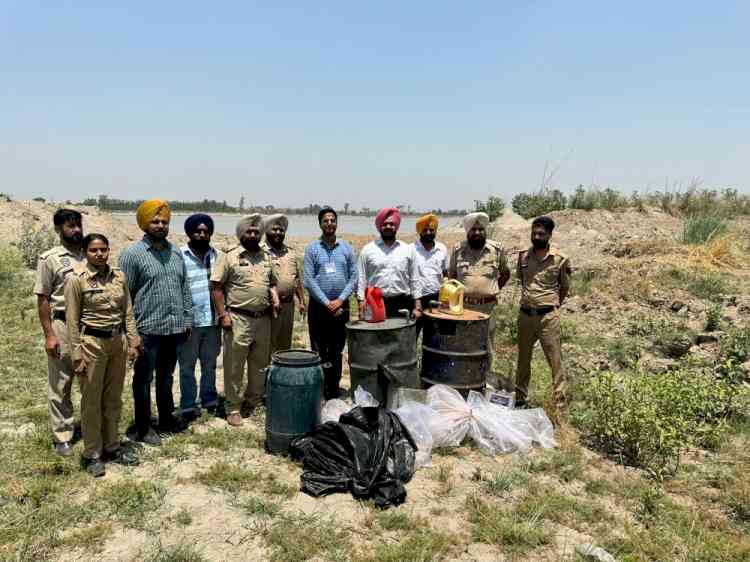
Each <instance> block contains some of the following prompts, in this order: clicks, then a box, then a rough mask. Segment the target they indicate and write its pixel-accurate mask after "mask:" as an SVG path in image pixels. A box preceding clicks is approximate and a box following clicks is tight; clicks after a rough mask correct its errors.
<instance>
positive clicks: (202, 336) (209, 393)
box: [177, 326, 221, 412]
mask: <svg viewBox="0 0 750 562" xmlns="http://www.w3.org/2000/svg"><path fill="white" fill-rule="evenodd" d="M220 349H221V327H220V326H203V327H200V328H193V333H192V335H191V336H190V338H189V339H186V340H185V341H183V342H182V343H180V345H179V347H178V348H177V357H178V358H179V361H180V410H181V411H182V412H188V411H191V410H197V409H198V405H197V404H196V397H197V393H198V389H197V387H196V383H195V364H196V363H197V362H198V360H200V362H201V406H203V407H204V408H208V407H211V406H216V404H217V402H218V395H217V392H216V358H217V357H218V356H219V350H220Z"/></svg>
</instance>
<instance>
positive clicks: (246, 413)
mask: <svg viewBox="0 0 750 562" xmlns="http://www.w3.org/2000/svg"><path fill="white" fill-rule="evenodd" d="M253 410H255V406H254V405H253V404H251V403H250V402H243V403H242V406H240V415H241V416H242V417H243V418H249V417H250V416H252V415H253Z"/></svg>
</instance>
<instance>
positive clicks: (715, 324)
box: [706, 303, 723, 332]
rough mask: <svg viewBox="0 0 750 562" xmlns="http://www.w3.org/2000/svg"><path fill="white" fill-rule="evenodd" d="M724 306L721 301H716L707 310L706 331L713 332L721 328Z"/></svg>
mask: <svg viewBox="0 0 750 562" xmlns="http://www.w3.org/2000/svg"><path fill="white" fill-rule="evenodd" d="M722 310H723V309H722V306H721V304H719V303H714V304H712V305H711V306H709V307H708V310H706V331H707V332H713V331H715V330H718V329H719V326H720V325H721V316H722Z"/></svg>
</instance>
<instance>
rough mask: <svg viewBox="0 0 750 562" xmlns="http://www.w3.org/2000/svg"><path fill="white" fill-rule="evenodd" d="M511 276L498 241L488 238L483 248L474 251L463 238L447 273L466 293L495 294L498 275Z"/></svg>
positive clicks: (498, 290)
mask: <svg viewBox="0 0 750 562" xmlns="http://www.w3.org/2000/svg"><path fill="white" fill-rule="evenodd" d="M503 274H505V275H510V269H508V259H507V257H506V255H505V250H504V249H503V246H502V244H500V242H495V241H493V240H487V242H486V243H485V245H484V248H482V249H481V250H474V249H472V248H471V247H470V246H469V243H468V242H467V241H466V240H464V241H463V242H461V243H460V244H456V246H455V247H454V248H453V254H452V255H451V261H450V267H449V270H448V276H449V277H450V278H451V279H457V280H458V281H459V282H461V283H463V285H464V287H466V296H469V297H475V298H477V297H494V296H497V294H498V293H499V292H500V285H499V284H498V278H499V277H501V276H502V275H503Z"/></svg>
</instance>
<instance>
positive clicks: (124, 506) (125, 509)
mask: <svg viewBox="0 0 750 562" xmlns="http://www.w3.org/2000/svg"><path fill="white" fill-rule="evenodd" d="M166 494H167V490H166V489H165V488H164V487H163V486H162V485H161V484H157V483H155V482H150V481H137V480H131V479H128V480H123V481H122V482H116V483H114V484H108V485H106V486H104V487H103V488H102V489H101V490H100V491H99V492H98V493H97V495H96V499H95V500H94V501H96V502H102V504H103V505H105V506H107V511H108V512H109V514H110V515H111V516H112V517H114V518H116V519H117V520H118V521H120V522H121V523H122V524H124V525H125V526H127V527H133V528H137V529H142V528H145V527H146V525H147V522H148V515H149V514H150V513H151V512H154V511H156V510H158V509H159V508H160V507H161V505H162V502H163V500H164V496H165V495H166Z"/></svg>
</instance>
